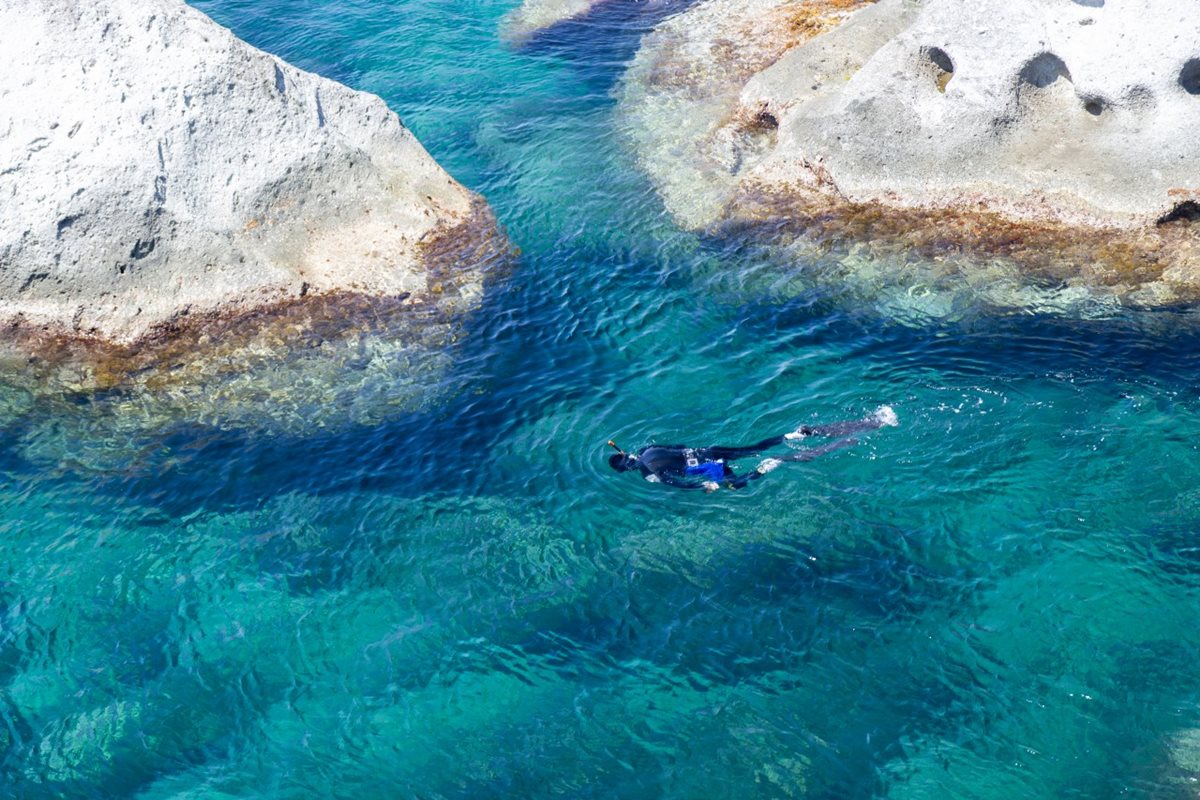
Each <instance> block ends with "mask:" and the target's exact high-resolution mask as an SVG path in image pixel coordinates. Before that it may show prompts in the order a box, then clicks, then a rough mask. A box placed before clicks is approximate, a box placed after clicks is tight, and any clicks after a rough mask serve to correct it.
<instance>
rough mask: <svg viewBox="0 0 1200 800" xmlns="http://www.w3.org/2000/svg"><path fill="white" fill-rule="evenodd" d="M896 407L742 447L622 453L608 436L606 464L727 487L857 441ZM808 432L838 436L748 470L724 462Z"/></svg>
mask: <svg viewBox="0 0 1200 800" xmlns="http://www.w3.org/2000/svg"><path fill="white" fill-rule="evenodd" d="M898 424H899V421H898V420H897V419H896V412H895V411H893V410H892V407H891V406H880V407H879V408H878V409H876V410H875V412H874V413H873V414H871V415H870V416H868V417H864V418H863V419H856V420H850V421H848V422H835V423H832V424H830V425H801V426H800V427H799V428H797V429H796V430H794V431H792V432H791V433H785V434H783V435H782V436H772V437H771V438H769V439H763V440H762V441H761V442H758V443H756V444H751V445H746V446H745V447H698V448H694V449H693V448H691V447H684V446H683V445H676V444H669V445H661V444H652V445H649V446H647V447H643V448H642V449H641V450H639V451H638V452H637V454H636V455H635V454H632V453H626V452H625V451H624V450H622V449H621V448H619V447H617V445H616V443H615V442H613V441H611V440H610V441H609V442H608V444H609V446H611V447H613V448H614V449H616V451H617V452H616V453H615V454H614V455H611V456H609V457H608V465H609V466H610V467H612V468H613V469H615V470H616V471H617V472H628V471H629V470H631V469H637V470H640V471H641V473H642V477H643V478H645V479H646V480H648V481H650V482H651V483H665V484H667V485H668V486H676V487H678V488H680V489H703V490H704V491H706V492H715V491H716V490H717V489H720V488H721V485H722V484H724V485H725V486H727V487H728V488H730V489H741V488H742V487H744V486H746V484H748V483H750V481H756V480H758V479H759V478H761V477H762V476H764V475H766V474H767V473H768V472H770V471H772V470H773V469H775V468H776V467H778V466H779V465H780V464H783V463H786V462H789V461H811V460H812V459H814V458H816V457H818V456H823V455H825V454H826V453H832V452H833V451H834V450H839V449H841V448H843V447H849V446H850V445H853V444H857V443H858V440H857V439H854V438H850V437H852V436H853V435H854V434H858V433H866V432H867V431H873V430H878V429H879V428H882V427H885V426H893V425H898ZM810 436H840V437H843V438H840V439H837V440H836V441H833V442H830V443H829V444H824V445H821V446H820V447H812V448H809V449H807V450H801V451H799V452H796V453H792V454H791V455H786V456H781V457H779V458H764V459H763V460H762V461H761V462H759V464H758V466H757V467H755V468H754V469H752V470H750V471H749V472H744V473H742V474H741V475H738V474H737V473H735V472H734V471H733V469H732V468H731V467H730V466H729V464H728V462H729V461H735V460H737V459H739V458H745V457H747V456H754V455H758V454H759V453H761V452H762V451H764V450H769V449H771V448H772V447H778V446H779V445H781V444H783V443H784V442H795V441H799V440H801V439H807V438H808V437H810Z"/></svg>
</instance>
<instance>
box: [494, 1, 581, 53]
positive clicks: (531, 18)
mask: <svg viewBox="0 0 1200 800" xmlns="http://www.w3.org/2000/svg"><path fill="white" fill-rule="evenodd" d="M604 1H605V0H525V2H523V3H521V5H520V6H518V7H517V8H516V9H515V10H513V11H512V12H511V13H510V14H508V15H507V16H506V17H505V18H504V23H503V26H502V29H501V36H502V37H503V38H504V39H505V40H507V41H509V42H512V43H514V44H521V43H523V42H525V41H527V40H528V39H529V38H531V37H533V36H535V35H537V34H538V33H540V32H541V31H544V30H546V29H547V28H549V27H551V26H552V25H557V24H558V23H560V22H565V21H567V20H569V19H576V18H577V17H582V16H584V15H585V14H587V13H588V12H589V11H591V10H592V7H593V6H597V5H599V4H600V3H603V2H604Z"/></svg>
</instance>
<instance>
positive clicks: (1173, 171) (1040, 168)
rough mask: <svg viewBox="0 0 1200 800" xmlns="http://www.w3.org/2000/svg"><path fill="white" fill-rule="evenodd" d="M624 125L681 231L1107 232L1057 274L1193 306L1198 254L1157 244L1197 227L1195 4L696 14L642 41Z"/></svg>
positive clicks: (815, 7) (1092, 0) (756, 9)
mask: <svg viewBox="0 0 1200 800" xmlns="http://www.w3.org/2000/svg"><path fill="white" fill-rule="evenodd" d="M806 13H808V14H810V16H811V17H812V18H823V19H824V20H825V21H826V22H828V21H829V20H833V21H834V22H837V21H839V20H840V25H838V26H836V27H833V26H831V25H828V24H824V23H822V24H821V25H817V26H812V25H811V24H810V23H811V21H812V20H811V19H810V18H808V17H804V14H806ZM806 33H816V34H817V35H815V36H812V37H811V38H809V37H808V36H807V35H805V34H806ZM621 113H622V117H623V119H624V121H625V124H626V126H627V128H628V130H629V132H630V136H631V138H632V140H633V142H634V145H635V148H636V150H637V152H638V156H639V159H640V161H641V163H642V164H643V166H644V168H645V169H646V171H647V172H648V173H649V174H650V176H651V177H652V178H653V179H654V181H655V183H656V185H657V186H658V188H659V190H660V193H661V194H662V196H663V198H664V201H665V203H666V205H667V207H668V209H669V210H670V211H671V212H672V214H673V215H674V216H675V217H676V219H677V220H678V221H679V222H680V223H681V224H683V225H684V226H686V227H691V228H703V227H705V226H708V225H710V224H712V223H714V222H717V221H719V220H723V219H732V220H738V219H739V218H740V217H744V218H747V219H753V218H754V217H755V215H756V214H761V213H763V211H762V208H761V207H759V208H755V207H753V206H754V201H755V199H756V198H763V197H774V198H780V197H782V198H788V197H793V198H794V197H801V196H803V197H805V198H806V202H808V203H809V207H810V208H812V207H819V205H820V203H825V202H827V203H828V205H829V207H830V211H831V216H837V214H838V208H841V209H843V210H846V211H847V212H849V210H851V209H862V208H863V207H869V206H875V207H877V208H881V209H899V210H922V211H931V210H932V211H953V212H955V213H958V212H961V211H964V210H967V211H970V212H971V213H974V212H975V211H986V213H988V214H991V215H993V217H997V218H1001V219H1005V220H1011V221H1014V222H1019V223H1022V224H1025V223H1029V224H1036V225H1043V226H1044V225H1053V226H1061V227H1063V228H1075V229H1079V230H1088V231H1093V232H1098V231H1110V230H1116V231H1119V232H1120V235H1121V236H1122V237H1124V238H1121V239H1120V240H1119V241H1118V242H1117V243H1118V245H1119V247H1118V248H1110V250H1114V249H1121V248H1123V249H1121V252H1120V253H1118V254H1117V256H1114V261H1113V263H1112V264H1108V265H1107V266H1105V265H1100V266H1096V267H1094V268H1093V267H1089V266H1078V265H1086V264H1087V263H1088V262H1089V260H1090V257H1089V256H1087V255H1085V254H1083V251H1082V250H1080V249H1078V248H1077V249H1076V250H1075V251H1074V252H1073V254H1072V256H1071V257H1072V258H1073V259H1074V262H1072V263H1075V264H1077V267H1078V269H1079V270H1080V272H1087V271H1089V270H1091V271H1092V272H1094V273H1095V274H1094V275H1090V276H1087V278H1086V279H1087V280H1091V281H1095V282H1098V283H1104V284H1106V285H1116V284H1118V283H1120V284H1122V285H1123V286H1124V287H1125V290H1126V291H1127V293H1128V295H1129V296H1131V297H1132V296H1134V294H1136V295H1137V298H1138V299H1139V300H1140V301H1144V302H1146V303H1147V304H1157V303H1164V302H1174V301H1178V300H1179V299H1180V298H1181V297H1185V296H1186V297H1195V296H1197V295H1198V293H1200V252H1198V249H1197V246H1196V239H1197V237H1195V236H1194V235H1190V234H1188V233H1187V232H1186V231H1182V230H1181V229H1179V228H1178V227H1177V226H1160V225H1158V224H1157V223H1159V222H1161V221H1164V220H1165V219H1169V218H1171V217H1172V216H1175V217H1178V216H1180V215H1182V216H1184V217H1189V218H1194V217H1195V216H1197V215H1200V205H1197V204H1198V203H1200V136H1197V135H1195V131H1197V130H1200V14H1197V13H1196V4H1195V0H1144V1H1142V2H1133V1H1132V0H1107V2H1103V0H1086V2H1085V0H1019V1H1016V2H1014V0H880V2H878V3H876V4H871V3H869V2H868V1H867V0H863V1H862V2H855V0H804V2H788V0H705V1H704V2H701V3H699V4H698V5H696V6H695V7H693V8H692V9H690V10H688V11H686V12H684V13H682V14H680V15H678V16H676V17H674V18H671V19H669V20H667V21H665V22H664V23H662V24H661V25H660V26H659V27H658V28H657V29H656V30H655V31H654V32H653V33H652V34H651V35H649V36H647V37H646V39H645V40H644V42H643V47H642V50H641V51H640V52H639V53H638V55H637V57H636V58H635V60H634V62H633V64H632V65H631V67H630V70H629V73H628V75H627V78H626V81H625V83H624V86H623V89H622V97H621ZM1144 237H1148V238H1146V239H1145V240H1143V239H1144ZM1067 238H1070V234H1068V235H1067ZM1110 243H1111V242H1110ZM1094 244H1095V245H1096V247H1098V248H1099V247H1102V246H1103V245H1104V242H1102V241H1101V240H1100V238H1099V237H1097V238H1096V240H1095V242H1094ZM1065 246H1066V247H1067V248H1068V249H1069V248H1071V247H1074V246H1075V243H1073V242H1069V241H1068V242H1066V243H1065ZM1135 273H1136V274H1135ZM1131 276H1132V277H1131ZM1181 287H1182V288H1181Z"/></svg>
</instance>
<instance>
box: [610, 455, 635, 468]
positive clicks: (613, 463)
mask: <svg viewBox="0 0 1200 800" xmlns="http://www.w3.org/2000/svg"><path fill="white" fill-rule="evenodd" d="M636 464H637V458H635V457H634V456H631V455H629V454H628V453H613V454H612V455H611V456H609V457H608V465H609V466H610V467H612V468H613V469H615V470H616V471H617V472H627V471H629V470H631V469H633V468H634V466H635V465H636Z"/></svg>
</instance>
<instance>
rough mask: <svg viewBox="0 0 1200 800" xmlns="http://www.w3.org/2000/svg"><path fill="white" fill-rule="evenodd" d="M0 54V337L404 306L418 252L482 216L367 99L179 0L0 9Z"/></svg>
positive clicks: (422, 285) (417, 268)
mask: <svg viewBox="0 0 1200 800" xmlns="http://www.w3.org/2000/svg"><path fill="white" fill-rule="evenodd" d="M0 51H2V52H4V54H5V58H4V69H3V71H2V72H0V108H3V109H4V114H3V115H2V116H0V204H2V207H3V209H4V213H3V214H0V265H3V269H2V270H0V318H2V319H4V320H8V321H12V320H21V321H23V322H24V323H27V324H31V325H37V326H47V327H50V328H53V329H60V328H66V329H68V330H71V329H73V330H75V331H79V332H86V333H90V334H96V335H98V336H100V337H102V338H107V339H110V340H116V341H130V340H133V339H136V338H137V337H138V336H139V335H141V334H144V333H145V332H146V331H148V330H149V329H150V328H151V327H152V326H154V325H155V324H157V323H161V322H163V321H165V320H170V319H172V318H173V317H176V316H177V315H179V314H180V313H186V312H188V311H208V310H214V309H221V310H230V311H240V310H246V309H252V308H255V307H258V306H261V305H263V304H269V303H273V302H276V301H278V300H281V299H284V298H287V297H295V296H297V295H299V294H301V293H303V292H312V293H314V294H316V293H322V292H330V291H335V290H348V291H356V292H363V293H368V294H396V293H402V292H414V293H420V292H423V291H424V290H425V289H426V271H425V267H424V265H423V257H422V244H423V243H430V242H432V241H434V240H436V239H437V237H439V236H440V235H442V234H443V233H445V232H446V231H447V230H448V229H450V228H451V227H453V226H455V225H459V224H460V223H463V222H465V221H468V220H470V219H472V215H473V214H476V213H477V212H480V213H481V216H482V217H486V216H487V213H486V210H485V209H483V206H482V204H481V203H479V202H478V200H477V198H475V197H474V196H473V195H472V194H471V193H470V192H468V191H467V190H466V189H464V188H463V187H462V186H461V185H459V184H458V183H456V182H455V181H454V180H453V179H452V178H451V177H450V176H449V175H447V174H446V172H445V171H443V170H442V169H441V168H440V167H439V166H438V165H437V164H436V163H435V162H434V161H433V159H432V158H430V156H429V155H428V153H426V151H425V150H424V148H422V146H421V145H420V143H418V142H417V140H416V139H415V138H414V137H413V135H412V134H411V133H410V132H409V131H408V130H406V129H405V128H404V127H403V125H402V124H401V122H400V120H399V118H398V117H397V116H396V115H395V114H394V113H393V112H392V111H390V110H389V109H388V108H387V106H386V105H385V104H384V103H383V101H382V100H380V99H379V98H378V97H375V96H373V95H369V94H365V93H363V92H357V91H353V90H351V89H349V88H347V87H345V86H342V85H340V84H338V83H335V82H333V81H330V80H326V79H324V78H321V77H319V76H317V75H313V74H311V73H308V72H304V71H302V70H299V69H297V68H295V67H293V66H290V65H289V64H287V63H285V62H283V61H281V60H279V59H277V58H275V57H273V56H271V55H269V54H267V53H264V52H262V51H260V50H257V49H255V48H253V47H251V46H249V45H248V44H246V43H245V42H242V41H240V40H239V39H237V38H236V37H235V36H233V34H232V33H230V32H229V31H228V30H227V29H225V28H223V27H221V26H219V25H217V24H216V23H214V22H213V21H212V20H210V19H209V18H208V17H206V16H204V15H203V14H201V13H200V12H198V11H196V10H194V9H192V8H189V7H188V6H186V5H184V3H183V2H180V1H179V0H94V1H93V2H88V3H80V2H74V0H7V2H5V3H3V4H0ZM481 209H482V211H481ZM476 279H477V276H476Z"/></svg>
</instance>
